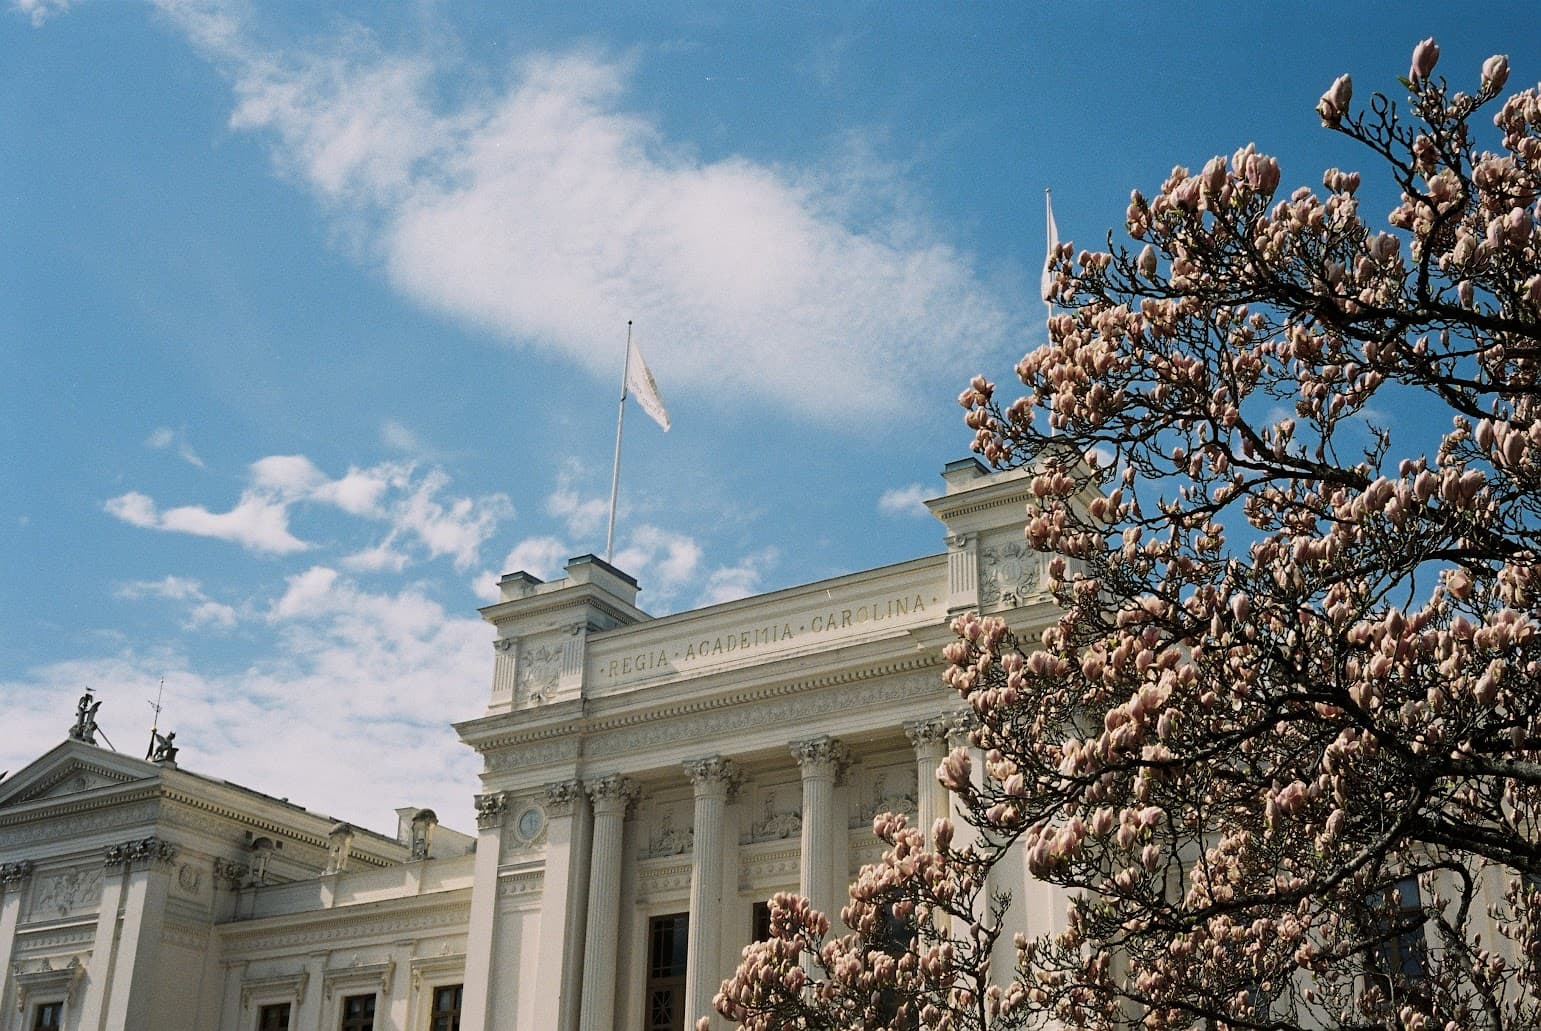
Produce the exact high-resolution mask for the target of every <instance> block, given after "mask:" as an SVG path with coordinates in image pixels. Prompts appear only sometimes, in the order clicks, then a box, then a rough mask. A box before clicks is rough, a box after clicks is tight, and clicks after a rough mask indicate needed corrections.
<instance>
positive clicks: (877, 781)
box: [851, 770, 918, 827]
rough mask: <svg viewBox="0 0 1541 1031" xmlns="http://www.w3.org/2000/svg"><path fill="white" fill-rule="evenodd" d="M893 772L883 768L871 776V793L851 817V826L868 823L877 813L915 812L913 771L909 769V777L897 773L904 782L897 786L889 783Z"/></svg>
mask: <svg viewBox="0 0 1541 1031" xmlns="http://www.w3.org/2000/svg"><path fill="white" fill-rule="evenodd" d="M895 774H896V771H892V770H885V771H881V772H879V773H877V774H876V775H875V776H874V777H873V778H872V790H871V793H870V794H869V795H868V797H867V801H866V803H865V804H864V805H862V807H861V808H860V809H859V810H858V811H857V813H856V815H855V816H854V817H853V818H852V821H851V826H852V827H861V826H865V825H867V824H870V823H871V822H872V821H873V819H874V818H875V817H876V816H877V814H878V813H902V814H904V815H906V816H914V815H915V814H916V812H917V811H918V806H917V805H916V804H915V788H914V779H913V778H914V771H913V770H911V771H910V776H909V777H905V776H904V775H903V774H898V776H899V777H901V778H902V780H903V781H905V783H901V784H900V785H899V786H897V787H894V786H892V785H890V783H889V777H890V776H891V775H895Z"/></svg>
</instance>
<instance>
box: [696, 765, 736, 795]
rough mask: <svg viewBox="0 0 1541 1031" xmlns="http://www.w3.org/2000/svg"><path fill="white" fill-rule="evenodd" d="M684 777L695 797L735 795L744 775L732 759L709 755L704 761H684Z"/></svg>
mask: <svg viewBox="0 0 1541 1031" xmlns="http://www.w3.org/2000/svg"><path fill="white" fill-rule="evenodd" d="M685 776H687V777H689V778H690V783H691V785H692V786H693V787H694V788H695V789H696V794H697V795H710V794H713V793H715V792H720V793H722V794H723V795H733V794H735V793H737V791H738V786H739V784H741V783H742V782H743V779H744V775H743V773H742V771H740V770H739V768H738V764H737V763H735V762H734V761H733V760H732V759H724V758H723V757H722V756H720V755H709V756H707V757H706V758H704V759H687V760H685Z"/></svg>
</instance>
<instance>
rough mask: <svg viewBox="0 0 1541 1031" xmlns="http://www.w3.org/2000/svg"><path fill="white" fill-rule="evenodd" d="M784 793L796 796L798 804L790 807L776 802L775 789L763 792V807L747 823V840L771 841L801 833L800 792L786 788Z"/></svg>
mask: <svg viewBox="0 0 1541 1031" xmlns="http://www.w3.org/2000/svg"><path fill="white" fill-rule="evenodd" d="M785 793H786V794H791V795H794V796H795V797H797V798H798V801H799V804H797V805H793V806H790V807H786V806H780V805H778V804H777V801H776V797H777V791H775V790H771V791H767V792H765V801H764V808H763V810H762V812H761V813H760V818H759V819H758V820H756V821H755V822H754V823H752V824H750V825H749V841H772V840H776V839H785V838H791V837H795V836H796V835H798V834H801V833H802V829H803V814H802V808H801V805H800V803H801V792H800V791H793V790H788V791H786V792H785Z"/></svg>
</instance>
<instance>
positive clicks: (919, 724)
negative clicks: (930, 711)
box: [904, 713, 958, 758]
mask: <svg viewBox="0 0 1541 1031" xmlns="http://www.w3.org/2000/svg"><path fill="white" fill-rule="evenodd" d="M957 726H958V716H957V714H955V713H949V714H947V715H945V716H933V717H931V718H930V719H924V720H911V721H908V722H906V723H905V724H904V736H905V737H907V738H909V739H910V744H912V745H914V746H915V754H916V757H917V758H922V757H923V753H927V754H929V752H930V751H932V750H934V749H935V748H936V747H938V746H940V747H941V748H943V749H945V748H946V747H947V742H948V740H949V739H950V738H951V737H952V735H953V734H954V733H956V731H957Z"/></svg>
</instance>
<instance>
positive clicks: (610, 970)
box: [578, 775, 638, 1031]
mask: <svg viewBox="0 0 1541 1031" xmlns="http://www.w3.org/2000/svg"><path fill="white" fill-rule="evenodd" d="M637 794H638V791H637V785H636V783H635V782H634V781H632V780H630V779H629V778H627V777H621V776H617V775H611V776H609V777H602V778H600V779H599V780H597V781H595V782H594V783H593V784H591V785H590V786H589V798H590V799H591V800H592V801H593V803H594V851H593V854H592V857H591V859H590V862H589V913H588V930H587V933H586V934H585V936H584V947H583V1010H582V1013H583V1017H582V1020H581V1022H580V1023H579V1025H578V1026H579V1027H580V1028H581V1029H582V1031H613V1028H614V1025H615V957H616V947H617V945H618V938H619V937H620V922H621V846H622V845H623V844H624V836H625V831H626V815H627V812H628V811H629V810H630V809H631V808H632V807H633V806H634V805H635V804H636V801H637Z"/></svg>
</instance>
